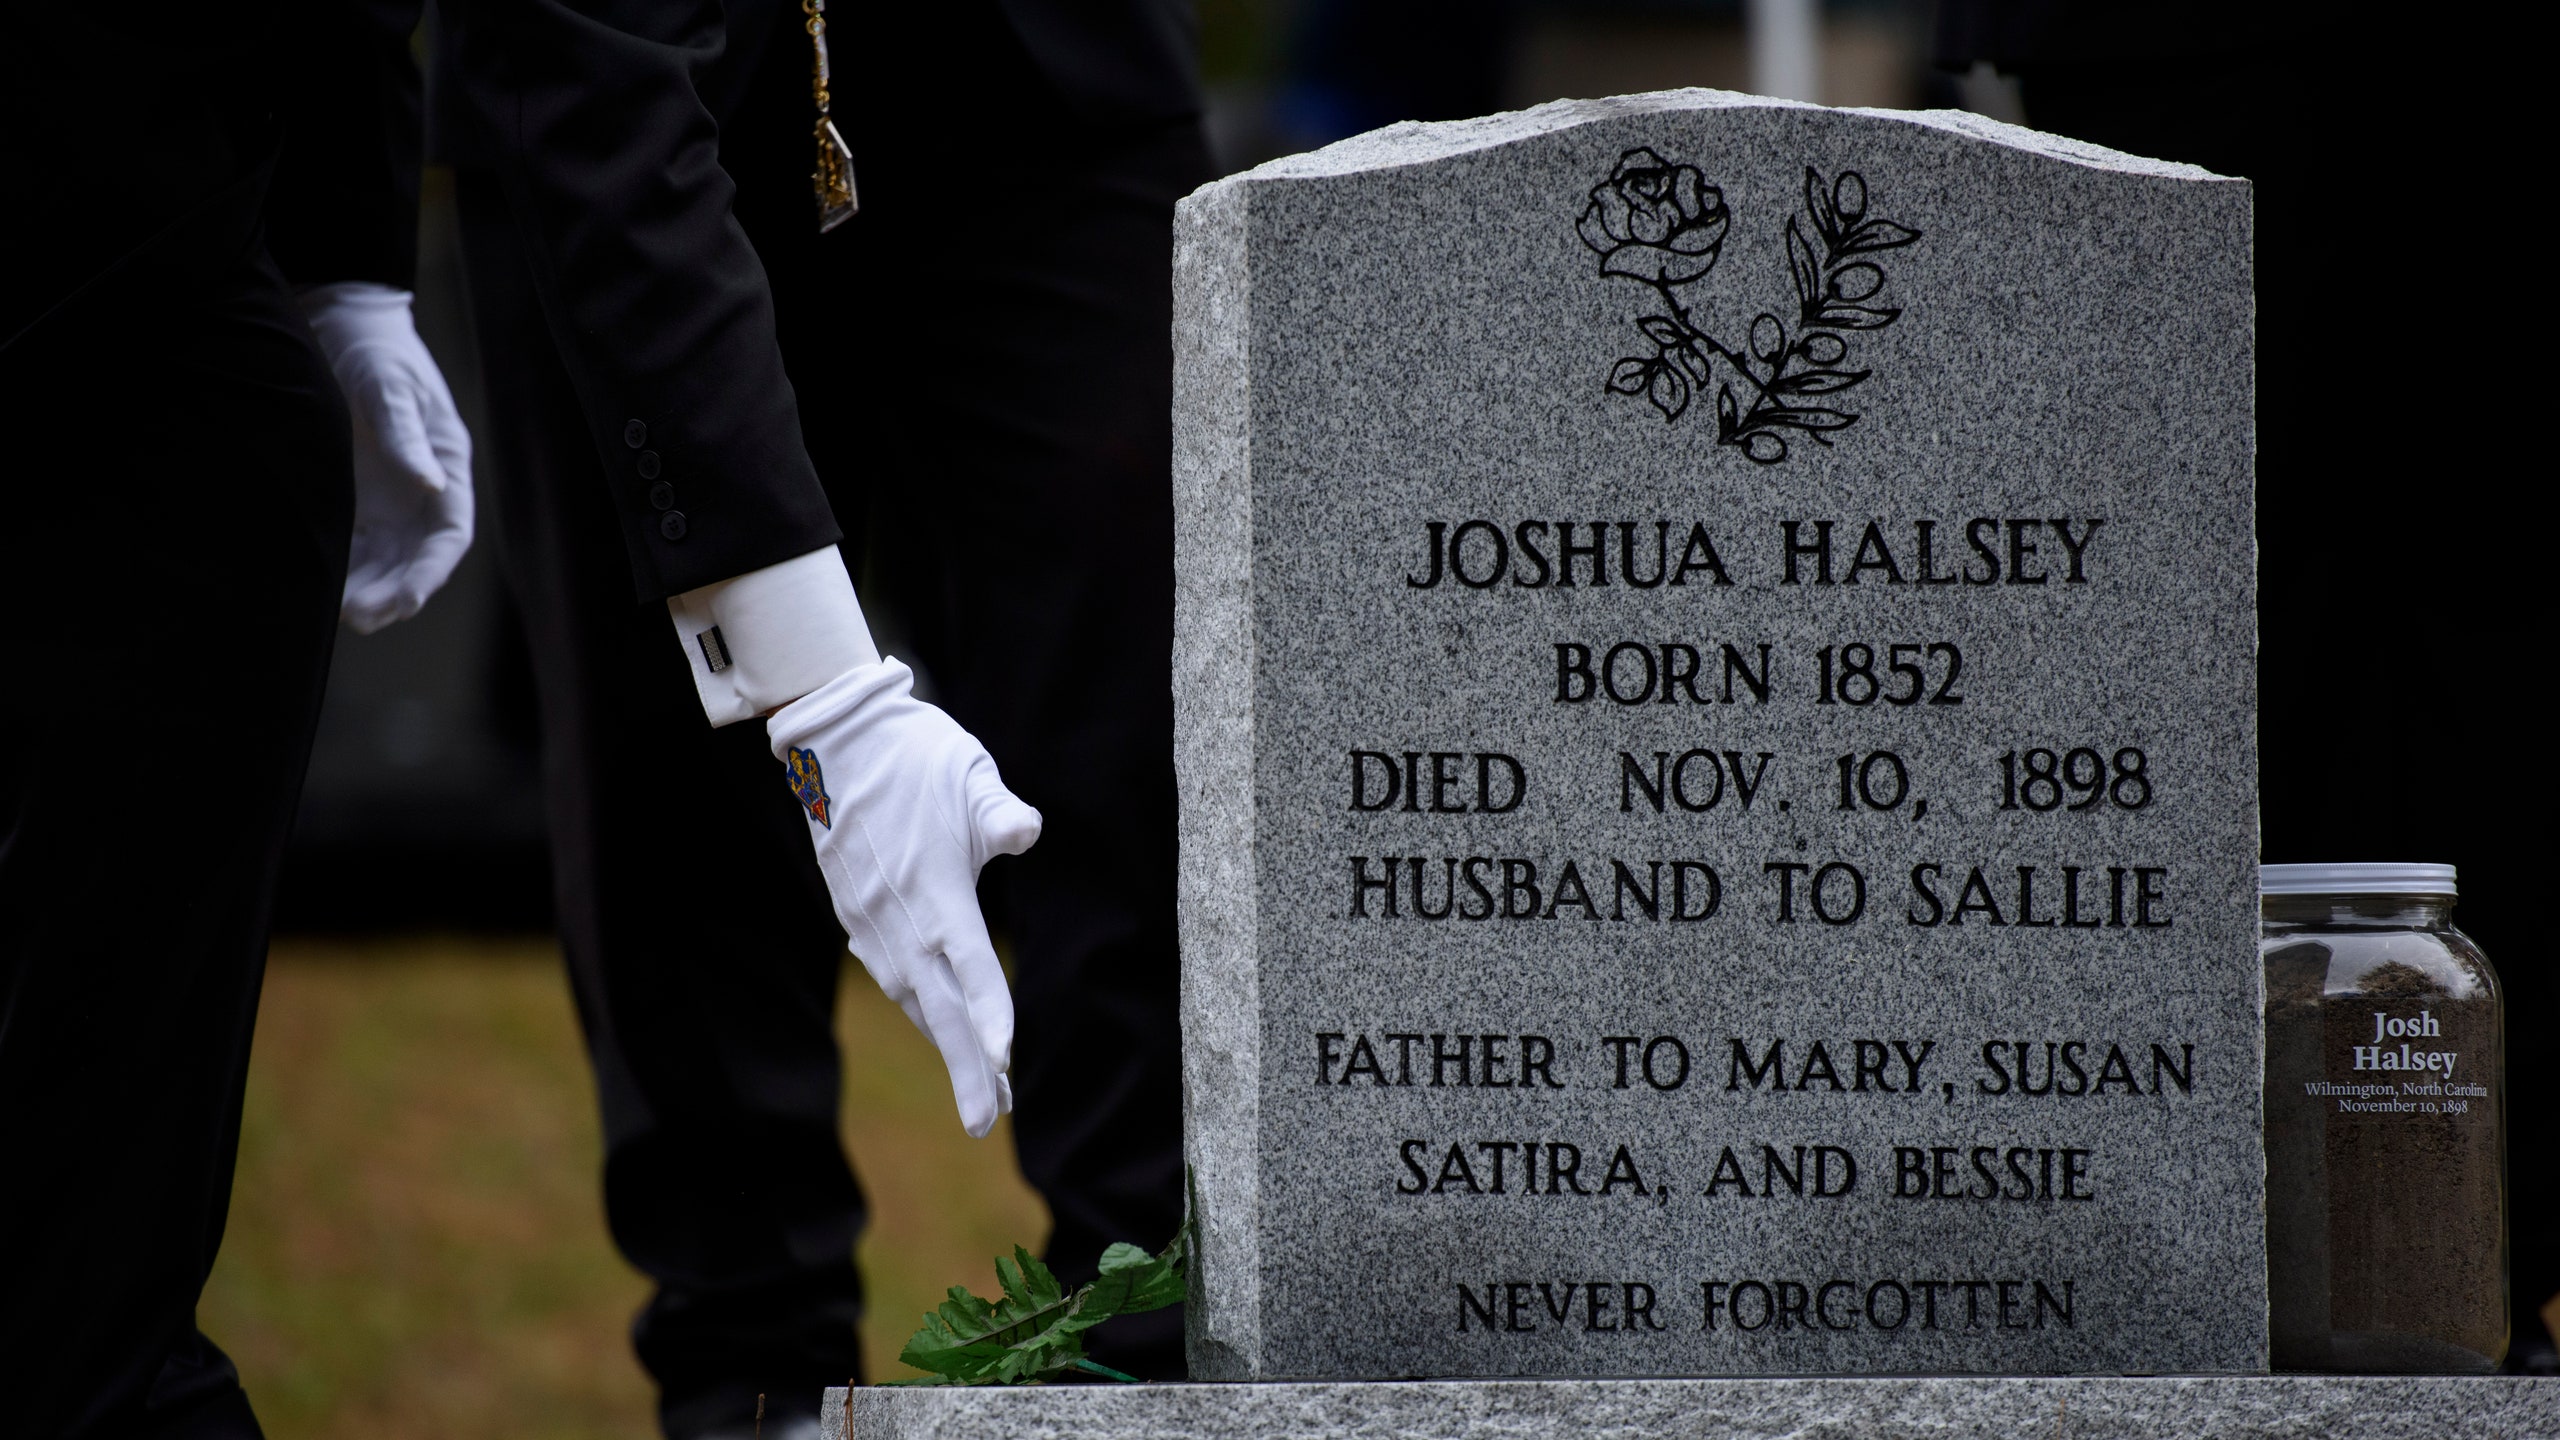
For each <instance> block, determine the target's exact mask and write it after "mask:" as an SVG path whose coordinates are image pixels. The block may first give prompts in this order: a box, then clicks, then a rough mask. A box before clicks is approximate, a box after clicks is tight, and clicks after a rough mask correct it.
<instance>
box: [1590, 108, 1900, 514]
mask: <svg viewBox="0 0 2560 1440" xmlns="http://www.w3.org/2000/svg"><path fill="white" fill-rule="evenodd" d="M1636 153H1642V154H1644V155H1645V156H1646V157H1647V158H1648V159H1651V158H1652V157H1651V153H1650V152H1630V154H1636ZM1624 163H1625V162H1623V161H1622V162H1621V164H1622V167H1623V165H1624ZM1655 163H1656V164H1657V165H1658V164H1660V163H1661V162H1659V161H1656V162H1655ZM1710 193H1712V192H1710ZM1804 195H1805V209H1804V214H1803V215H1802V216H1789V217H1788V219H1787V269H1788V274H1789V276H1790V278H1791V279H1792V280H1793V282H1794V286H1795V291H1796V305H1795V317H1794V318H1795V327H1794V328H1795V331H1796V333H1795V335H1794V336H1793V337H1790V336H1789V334H1788V325H1787V322H1786V321H1784V320H1782V319H1780V318H1779V317H1778V316H1777V315H1775V314H1772V313H1769V312H1767V311H1763V312H1761V313H1760V314H1759V315H1757V316H1754V317H1753V318H1752V321H1751V328H1750V331H1749V334H1748V335H1747V336H1746V339H1745V348H1744V349H1743V350H1739V351H1738V350H1737V349H1736V348H1735V347H1733V346H1730V345H1727V344H1725V343H1724V342H1722V341H1720V340H1718V339H1716V338H1715V337H1714V336H1712V335H1709V334H1708V333H1706V331H1705V330H1704V329H1703V328H1701V327H1700V326H1699V325H1698V324H1697V323H1696V321H1695V320H1694V319H1692V318H1691V316H1690V312H1689V308H1688V307H1687V306H1686V305H1684V304H1682V303H1681V301H1680V295H1679V291H1680V289H1681V288H1682V287H1684V286H1688V285H1695V284H1699V283H1701V282H1702V281H1704V280H1705V278H1706V275H1705V272H1704V271H1703V270H1702V271H1701V272H1700V273H1699V274H1696V275H1693V276H1689V277H1688V278H1685V279H1678V280H1674V279H1671V278H1669V277H1668V276H1667V275H1664V276H1659V277H1656V276H1647V275H1643V274H1634V273H1631V272H1630V270H1629V269H1627V268H1622V267H1618V266H1615V265H1612V264H1610V263H1608V257H1609V256H1610V255H1611V254H1612V253H1613V252H1612V251H1610V250H1608V249H1604V248H1603V247H1602V246H1600V245H1599V244H1597V243H1596V242H1593V240H1592V237H1591V235H1590V234H1589V232H1588V231H1587V230H1586V232H1585V234H1584V240H1585V243H1588V244H1592V248H1594V249H1600V250H1601V251H1602V255H1603V266H1602V273H1603V274H1604V275H1607V274H1620V275H1626V276H1628V278H1631V279H1635V280H1637V281H1639V282H1640V283H1642V284H1643V285H1645V286H1646V287H1647V288H1648V289H1651V290H1652V291H1653V292H1654V293H1655V294H1657V295H1659V296H1660V297H1661V298H1662V304H1663V308H1664V309H1665V310H1667V311H1669V312H1670V313H1669V314H1667V315H1646V316H1641V317H1639V318H1638V319H1637V321H1636V328H1637V329H1638V330H1640V331H1642V332H1643V334H1644V336H1645V338H1646V339H1647V340H1649V341H1651V342H1652V343H1653V347H1654V353H1653V355H1652V356H1651V357H1650V358H1646V357H1640V356H1628V357H1625V358H1622V359H1620V360H1618V361H1617V362H1616V363H1615V364H1613V365H1612V366H1611V367H1610V373H1609V381H1608V388H1609V389H1610V390H1612V391H1614V392H1616V393H1618V394H1622V395H1642V396H1644V397H1645V399H1646V400H1647V401H1648V402H1649V403H1651V404H1652V405H1653V407H1654V408H1655V409H1656V410H1659V411H1661V412H1662V418H1663V421H1664V423H1666V424H1668V423H1672V422H1676V421H1677V420H1679V418H1680V417H1681V415H1682V414H1683V413H1685V412H1686V411H1687V410H1688V408H1689V400H1690V397H1691V395H1692V394H1694V393H1698V392H1703V391H1704V390H1705V389H1706V387H1707V383H1708V380H1709V378H1710V377H1711V376H1712V375H1713V373H1714V368H1715V367H1714V364H1713V362H1714V361H1718V360H1720V361H1722V362H1723V365H1724V370H1725V373H1726V374H1727V375H1729V376H1733V377H1738V378H1739V379H1740V380H1741V381H1742V382H1743V384H1744V385H1745V386H1747V387H1748V389H1749V392H1750V402H1749V404H1748V406H1747V407H1746V406H1745V405H1744V403H1743V402H1742V401H1741V399H1740V398H1739V397H1737V395H1736V394H1735V391H1734V386H1733V384H1732V382H1731V380H1720V381H1718V382H1717V383H1716V443H1717V444H1718V445H1725V446H1733V447H1735V448H1738V449H1740V450H1741V451H1742V453H1743V454H1744V455H1745V456H1746V457H1748V458H1749V459H1751V460H1752V461H1754V462H1756V463H1758V464H1762V465H1774V464H1777V463H1778V462H1780V461H1782V460H1784V459H1786V458H1787V453H1788V435H1787V432H1791V431H1792V432H1795V433H1797V434H1798V435H1801V436H1809V437H1811V438H1812V440H1813V441H1814V442H1815V443H1816V444H1819V445H1824V446H1828V445H1829V444H1831V440H1830V436H1829V433H1828V432H1831V431H1836V430H1844V429H1847V428H1848V427H1849V426H1851V425H1854V424H1856V423H1857V421H1858V417H1857V416H1856V415H1855V414H1853V413H1850V412H1848V411H1843V410H1837V409H1833V408H1831V407H1830V406H1828V405H1811V404H1806V403H1804V401H1806V400H1807V399H1809V398H1812V397H1820V396H1830V395H1836V394H1839V393H1840V392H1842V391H1846V390H1848V389H1850V388H1852V387H1854V386H1856V385H1858V384H1860V383H1862V382H1864V381H1865V380H1866V379H1867V377H1868V376H1869V375H1870V374H1872V373H1873V372H1871V371H1868V370H1852V369H1848V368H1846V362H1847V360H1848V357H1849V341H1848V333H1849V332H1856V331H1863V330H1881V329H1883V328H1884V327H1886V326H1888V325H1891V324H1892V323H1893V322H1894V320H1895V319H1896V318H1898V317H1899V316H1900V315H1901V314H1902V311H1901V309H1900V308H1899V307H1896V306H1886V305H1879V304H1873V303H1870V302H1872V301H1874V300H1875V299H1876V298H1877V297H1878V296H1879V295H1880V294H1881V293H1882V292H1883V290H1884V285H1885V273H1884V268H1883V267H1882V266H1881V265H1879V264H1877V263H1876V262H1875V260H1874V259H1871V258H1861V257H1871V256H1876V255H1879V254H1881V253H1882V252H1884V251H1887V250H1896V249H1900V248H1902V247H1903V246H1906V245H1909V244H1911V243H1912V242H1914V241H1916V240H1918V239H1919V238H1920V232H1919V231H1917V230H1914V229H1912V228H1911V227H1909V226H1907V225H1902V224H1899V223H1897V222H1895V221H1891V220H1886V219H1883V218H1881V217H1878V216H1874V215H1870V214H1868V213H1867V189H1866V180H1865V178H1864V177H1862V176H1861V175H1859V174H1858V172H1856V171H1854V170H1844V171H1842V172H1841V173H1840V174H1839V176H1838V177H1837V178H1836V179H1835V180H1833V181H1830V182H1828V183H1826V182H1825V181H1824V179H1823V177H1822V175H1821V173H1820V172H1819V171H1817V170H1815V169H1813V168H1812V167H1811V166H1807V167H1806V168H1805V172H1804ZM1712 263H1713V262H1712V259H1710V260H1709V262H1708V265H1709V268H1711V267H1712Z"/></svg>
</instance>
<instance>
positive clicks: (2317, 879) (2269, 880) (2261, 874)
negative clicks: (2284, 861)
mask: <svg viewBox="0 0 2560 1440" xmlns="http://www.w3.org/2000/svg"><path fill="white" fill-rule="evenodd" d="M2258 893H2259V894H2261V895H2451V894H2453V893H2454V888H2453V867H2452V866H2450V865H2372V864H2367V865H2261V866H2259V867H2258Z"/></svg>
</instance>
